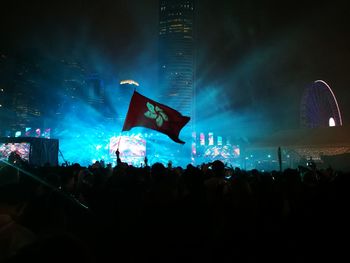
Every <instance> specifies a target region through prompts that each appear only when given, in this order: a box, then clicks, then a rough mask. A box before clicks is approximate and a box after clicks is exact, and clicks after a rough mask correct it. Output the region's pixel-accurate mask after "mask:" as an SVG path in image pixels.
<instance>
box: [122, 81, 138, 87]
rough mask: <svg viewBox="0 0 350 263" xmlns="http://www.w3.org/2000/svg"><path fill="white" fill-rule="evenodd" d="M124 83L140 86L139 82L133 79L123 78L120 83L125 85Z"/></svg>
mask: <svg viewBox="0 0 350 263" xmlns="http://www.w3.org/2000/svg"><path fill="white" fill-rule="evenodd" d="M124 84H129V85H135V86H140V85H139V83H137V82H136V81H134V80H131V79H126V80H122V81H121V82H120V85H124Z"/></svg>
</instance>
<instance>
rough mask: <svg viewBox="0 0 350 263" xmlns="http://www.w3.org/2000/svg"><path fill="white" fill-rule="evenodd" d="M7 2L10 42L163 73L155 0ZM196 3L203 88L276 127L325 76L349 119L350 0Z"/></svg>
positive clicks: (4, 37)
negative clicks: (348, 1) (159, 63)
mask: <svg viewBox="0 0 350 263" xmlns="http://www.w3.org/2000/svg"><path fill="white" fill-rule="evenodd" d="M48 2H50V3H48ZM73 2H74V3H73ZM1 9H2V14H1V17H0V28H1V43H0V47H1V48H2V49H3V50H7V51H11V52H16V50H19V49H23V48H32V47H33V48H37V49H39V50H40V52H43V53H44V54H46V55H47V54H49V55H50V56H57V57H60V56H70V55H72V56H73V54H74V55H76V54H79V56H80V58H81V60H85V62H86V63H92V62H93V61H96V58H98V59H97V60H98V61H100V62H101V63H102V62H103V63H104V65H106V66H105V68H108V70H109V71H110V72H111V73H112V74H115V75H116V76H118V75H119V76H122V75H123V74H125V75H129V76H135V78H136V79H139V80H141V81H140V82H141V83H142V78H143V76H141V75H140V76H139V77H138V74H140V72H143V74H146V75H148V78H150V77H149V76H152V75H154V76H155V75H156V71H157V64H156V63H157V52H158V50H157V47H158V46H157V37H158V1H157V0H146V1H140V0H120V1H118V0H114V1H94V2H92V1H91V3H90V2H89V3H87V1H83V0H81V1H64V0H60V1H11V4H6V6H4V7H2V8H1ZM196 10H197V11H196V45H195V48H196V65H197V68H196V81H197V90H198V91H200V92H201V93H203V92H211V91H212V90H213V89H217V90H218V91H219V92H218V93H219V94H218V95H216V96H218V99H219V101H220V96H223V97H225V98H226V101H225V104H224V105H223V107H224V110H230V111H232V112H235V113H236V114H253V115H254V113H255V112H259V116H263V117H262V118H263V119H264V120H266V121H267V122H268V123H269V125H270V126H269V127H273V128H276V129H281V128H283V129H287V128H294V127H297V126H298V124H299V106H300V99H301V95H302V92H303V89H304V88H305V87H307V86H308V85H309V84H310V83H311V82H313V81H314V80H317V79H323V80H325V81H326V82H327V83H328V84H330V86H331V87H332V88H333V91H334V92H335V94H336V96H337V99H338V102H339V105H340V107H341V110H342V112H343V122H344V124H348V123H349V121H350V107H349V106H348V104H349V103H350V96H349V90H348V83H349V74H348V69H349V68H350V65H349V61H350V37H349V36H350V34H349V33H350V30H349V25H350V23H349V18H350V12H349V10H350V9H349V8H348V7H347V4H346V3H345V1H344V2H337V1H290V2H286V1H252V0H232V1H209V0H200V1H197V3H196ZM199 117H203V118H205V117H206V114H204V113H203V114H202V113H199Z"/></svg>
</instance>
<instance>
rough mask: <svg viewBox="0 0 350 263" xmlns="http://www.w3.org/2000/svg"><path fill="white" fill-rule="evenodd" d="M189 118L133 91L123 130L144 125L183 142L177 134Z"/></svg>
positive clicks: (178, 141)
mask: <svg viewBox="0 0 350 263" xmlns="http://www.w3.org/2000/svg"><path fill="white" fill-rule="evenodd" d="M189 120H190V117H186V116H182V115H181V113H180V112H178V111H176V110H174V109H172V108H170V107H168V106H166V105H164V104H161V103H158V102H156V101H154V100H151V99H149V98H147V97H145V96H142V95H141V94H140V93H138V92H136V91H134V94H133V95H132V98H131V101H130V105H129V110H128V113H127V115H126V119H125V122H124V126H123V131H129V130H130V129H131V128H133V127H146V128H149V129H152V130H156V131H159V132H161V133H164V134H166V135H168V136H169V138H170V139H172V140H173V141H175V142H177V143H181V144H184V143H185V142H183V141H181V140H180V139H179V134H180V131H181V129H182V128H183V127H184V126H185V125H186V124H187V123H188V122H189Z"/></svg>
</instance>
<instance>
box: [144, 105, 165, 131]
mask: <svg viewBox="0 0 350 263" xmlns="http://www.w3.org/2000/svg"><path fill="white" fill-rule="evenodd" d="M146 105H147V108H148V111H147V112H145V113H144V114H145V116H146V117H147V118H150V119H155V120H156V124H157V126H158V127H162V125H163V122H164V121H168V116H167V115H166V114H165V113H164V112H163V110H162V109H161V108H159V107H158V106H155V107H154V105H152V104H151V103H149V102H147V104H146Z"/></svg>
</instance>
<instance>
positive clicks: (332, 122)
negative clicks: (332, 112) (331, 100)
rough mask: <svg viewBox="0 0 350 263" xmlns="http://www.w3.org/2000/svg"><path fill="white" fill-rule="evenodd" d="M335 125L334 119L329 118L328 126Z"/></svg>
mask: <svg viewBox="0 0 350 263" xmlns="http://www.w3.org/2000/svg"><path fill="white" fill-rule="evenodd" d="M334 126H335V121H334V119H333V117H330V118H329V127H334Z"/></svg>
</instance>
